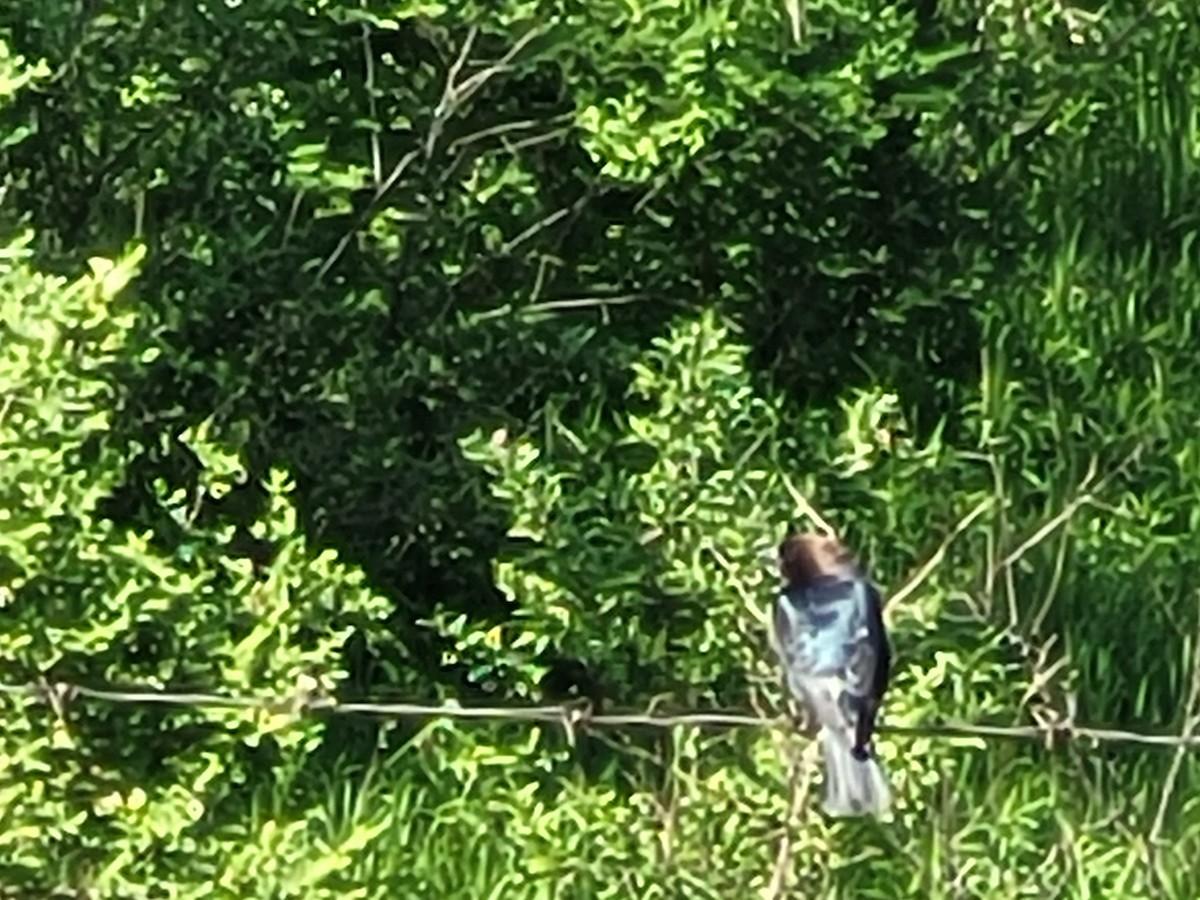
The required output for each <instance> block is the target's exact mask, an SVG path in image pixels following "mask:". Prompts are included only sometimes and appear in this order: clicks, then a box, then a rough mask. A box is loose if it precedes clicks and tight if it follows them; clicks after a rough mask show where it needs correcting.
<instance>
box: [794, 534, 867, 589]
mask: <svg viewBox="0 0 1200 900" xmlns="http://www.w3.org/2000/svg"><path fill="white" fill-rule="evenodd" d="M853 565H854V556H853V554H851V553H850V551H849V550H848V549H846V545H845V544H843V543H842V542H841V541H839V540H838V539H837V538H835V537H832V536H827V535H823V534H812V533H804V534H793V535H791V536H789V537H787V538H785V539H784V541H783V543H782V544H780V545H779V571H780V572H781V573H782V575H783V577H784V579H785V580H786V581H787V583H788V584H807V583H809V582H811V581H815V580H816V579H818V578H820V577H822V576H823V575H833V574H836V573H838V572H841V571H845V569H846V567H847V566H853Z"/></svg>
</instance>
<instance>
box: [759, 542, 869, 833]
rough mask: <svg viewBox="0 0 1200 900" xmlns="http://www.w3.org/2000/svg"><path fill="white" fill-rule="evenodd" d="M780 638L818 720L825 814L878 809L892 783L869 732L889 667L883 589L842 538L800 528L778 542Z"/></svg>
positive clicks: (780, 649)
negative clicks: (888, 778)
mask: <svg viewBox="0 0 1200 900" xmlns="http://www.w3.org/2000/svg"><path fill="white" fill-rule="evenodd" d="M778 565H779V571H780V574H781V575H782V576H783V581H784V584H783V590H782V591H781V592H780V594H779V596H778V598H777V599H776V601H775V609H774V616H773V620H774V635H773V644H774V648H775V652H776V654H778V656H779V661H780V664H781V665H782V666H783V669H784V672H785V674H786V676H787V683H788V687H789V689H790V690H791V692H792V694H793V696H795V697H796V699H797V700H799V701H800V702H801V703H802V704H804V706H806V707H807V708H808V710H809V712H810V715H811V716H813V717H814V718H815V720H816V723H817V724H818V725H819V726H820V730H819V731H818V732H817V740H818V741H819V742H820V744H821V750H822V756H823V757H824V760H825V801H824V805H825V810H826V812H828V813H829V814H830V815H833V816H853V815H865V814H874V815H881V814H883V813H884V812H886V811H887V809H888V808H889V807H890V806H891V799H892V797H891V788H890V786H889V785H888V780H887V775H886V774H885V773H884V771H883V768H882V767H881V765H880V763H879V760H878V759H877V758H876V756H875V753H874V749H873V746H872V741H871V737H872V732H873V731H874V729H875V719H876V716H877V715H878V713H879V707H880V704H881V703H882V701H883V694H884V692H885V691H886V690H887V686H888V677H889V674H890V670H891V648H890V647H889V645H888V639H887V634H886V632H885V630H884V625H883V603H882V600H881V598H880V596H879V592H878V591H877V590H876V588H875V586H874V585H872V584H871V583H870V581H869V580H868V578H867V576H866V574H865V573H864V572H863V570H862V568H861V567H860V566H859V564H858V563H857V561H856V560H855V559H854V557H853V555H852V554H851V553H850V551H849V550H848V549H847V548H846V547H845V545H844V544H842V543H841V541H839V540H837V539H836V538H833V537H825V536H822V535H816V534H795V535H792V536H790V537H788V538H787V539H786V540H784V542H783V543H782V544H781V545H780V546H779V551H778Z"/></svg>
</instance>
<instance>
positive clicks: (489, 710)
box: [0, 681, 1200, 750]
mask: <svg viewBox="0 0 1200 900" xmlns="http://www.w3.org/2000/svg"><path fill="white" fill-rule="evenodd" d="M0 695H6V696H9V697H13V698H26V699H29V700H32V701H34V702H41V703H45V704H47V705H49V706H50V707H51V708H52V709H53V710H55V711H56V713H58V714H59V715H62V714H63V713H64V712H65V710H66V707H67V706H68V704H70V703H71V702H72V701H73V700H75V699H77V698H79V699H85V700H94V701H98V702H103V703H110V704H115V705H156V706H175V707H184V708H190V709H195V710H201V709H242V710H255V711H263V712H273V713H277V714H278V713H290V714H292V715H295V716H297V717H300V716H305V715H322V714H325V715H343V716H373V717H378V718H392V719H450V720H474V721H492V722H530V723H542V724H552V725H559V726H562V727H563V728H565V729H567V730H568V731H571V732H577V731H585V730H587V729H588V728H609V729H612V728H636V727H649V728H724V729H735V728H759V729H784V730H795V729H796V728H797V723H796V722H795V720H793V719H792V718H790V717H788V716H775V717H771V716H761V715H754V714H751V713H745V712H723V711H719V710H714V711H691V712H659V711H656V709H655V708H654V707H650V708H647V709H644V710H640V711H632V712H600V713H594V712H593V711H592V708H591V706H590V704H588V703H586V702H584V703H565V704H556V705H546V706H459V705H456V704H440V705H435V704H424V703H392V702H383V701H378V702H376V701H352V702H341V701H338V700H336V699H333V698H331V697H325V696H315V695H312V694H310V693H307V692H305V691H299V692H297V693H296V694H293V695H284V696H253V695H237V694H212V693H175V692H171V691H160V690H114V689H103V688H91V687H84V686H81V685H74V684H68V683H65V682H55V683H50V682H46V681H41V682H33V683H29V684H0ZM877 731H878V732H879V733H880V734H887V735H897V736H906V737H928V738H947V739H953V738H961V739H976V740H1016V741H1039V742H1041V743H1044V744H1046V745H1053V744H1056V743H1060V742H1083V743H1090V744H1103V743H1121V744H1141V745H1146V746H1152V747H1161V748H1174V749H1176V750H1195V749H1200V735H1197V734H1192V733H1190V731H1188V730H1185V731H1184V732H1183V733H1175V734H1171V733H1157V734H1156V733H1150V732H1140V731H1126V730H1123V729H1117V728H1097V727H1090V726H1081V725H1076V724H1074V723H1071V722H1058V723H1044V724H1035V725H990V724H983V723H970V722H953V721H943V722H930V723H927V724H923V725H888V724H886V723H885V724H881V726H880V727H879V728H878V729H877Z"/></svg>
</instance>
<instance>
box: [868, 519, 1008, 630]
mask: <svg viewBox="0 0 1200 900" xmlns="http://www.w3.org/2000/svg"><path fill="white" fill-rule="evenodd" d="M994 504H995V498H993V497H985V498H984V499H983V500H982V501H981V502H980V503H979V504H978V505H977V506H976V507H975V508H974V509H973V510H971V511H970V512H969V513H967V514H966V515H965V516H963V517H962V518H961V519H960V520H959V522H958V524H957V525H955V526H954V528H953V530H952V531H951V532H950V533H949V534H948V535H946V538H945V540H943V541H942V543H941V546H940V547H938V548H937V550H935V551H934V552H933V555H932V556H930V557H929V559H928V560H926V562H925V563H924V564H923V565H922V566H921V568H919V569H918V570H917V571H916V574H914V575H913V576H912V577H911V578H909V579H908V580H907V581H906V582H904V585H903V586H902V587H901V588H900V589H899V590H897V591H896V592H895V593H893V594H892V595H891V597H890V598H889V599H888V608H889V609H892V608H894V607H895V606H896V605H897V604H900V603H903V602H904V601H905V600H907V599H908V598H909V597H910V596H911V595H912V594H913V593H914V592H915V591H916V590H917V588H919V587H920V586H921V585H922V584H923V583H924V582H925V580H926V579H927V578H929V576H930V575H931V574H933V571H934V570H935V569H936V568H937V567H938V566H940V565H941V564H942V561H943V560H944V559H945V558H946V554H947V553H948V552H949V550H950V545H951V544H953V543H954V542H955V541H956V540H958V538H959V537H960V536H961V535H962V534H963V532H965V531H966V530H967V529H968V528H970V527H971V526H972V525H973V524H974V523H975V520H976V519H978V518H979V517H980V516H982V515H983V514H984V513H985V512H987V511H988V510H990V509H991V508H992V506H993V505H994Z"/></svg>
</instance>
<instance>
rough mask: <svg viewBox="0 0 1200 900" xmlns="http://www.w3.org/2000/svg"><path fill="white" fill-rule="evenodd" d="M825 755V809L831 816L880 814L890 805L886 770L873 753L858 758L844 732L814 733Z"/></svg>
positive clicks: (889, 789)
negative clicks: (863, 757)
mask: <svg viewBox="0 0 1200 900" xmlns="http://www.w3.org/2000/svg"><path fill="white" fill-rule="evenodd" d="M817 739H818V740H819V741H820V742H821V750H822V755H823V756H824V758H825V811H826V812H827V813H829V815H831V816H863V815H875V816H881V815H883V814H884V813H886V812H887V811H888V809H889V808H890V807H891V805H892V789H891V786H890V785H889V784H888V779H887V774H886V773H885V772H884V771H883V767H882V766H881V765H880V764H879V761H878V760H877V759H876V758H875V757H874V756H871V757H868V758H867V759H858V758H856V757H855V756H854V753H853V745H852V743H851V741H850V740H849V739H848V737H847V735H846V733H845V732H842V731H835V730H832V729H830V728H827V727H823V728H821V730H820V732H819V733H818V734H817Z"/></svg>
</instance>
